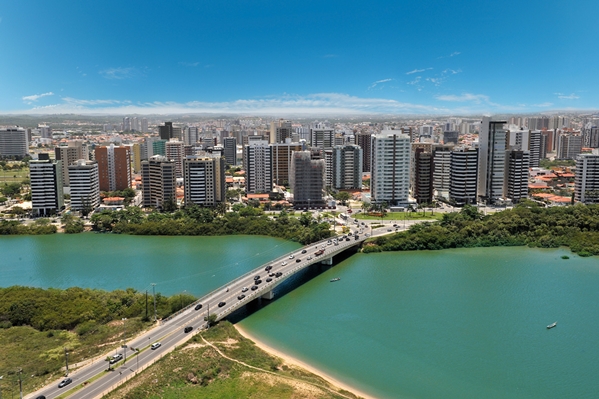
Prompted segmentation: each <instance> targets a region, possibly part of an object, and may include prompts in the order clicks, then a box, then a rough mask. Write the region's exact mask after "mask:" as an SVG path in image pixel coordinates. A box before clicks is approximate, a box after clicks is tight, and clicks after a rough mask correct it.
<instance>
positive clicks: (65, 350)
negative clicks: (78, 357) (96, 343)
mask: <svg viewBox="0 0 599 399" xmlns="http://www.w3.org/2000/svg"><path fill="white" fill-rule="evenodd" d="M64 361H65V364H66V366H67V374H66V375H65V377H68V376H69V352H67V348H66V346H65V348H64ZM0 399H2V398H0Z"/></svg>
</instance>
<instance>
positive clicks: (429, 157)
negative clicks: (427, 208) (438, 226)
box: [412, 147, 433, 204]
mask: <svg viewBox="0 0 599 399" xmlns="http://www.w3.org/2000/svg"><path fill="white" fill-rule="evenodd" d="M412 167H413V170H412V176H413V180H412V196H413V197H414V199H415V200H416V202H417V203H419V204H430V203H432V202H433V153H432V152H431V151H427V150H426V149H425V148H422V147H416V148H415V149H414V156H413V162H412Z"/></svg>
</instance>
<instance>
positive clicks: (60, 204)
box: [29, 159, 64, 216]
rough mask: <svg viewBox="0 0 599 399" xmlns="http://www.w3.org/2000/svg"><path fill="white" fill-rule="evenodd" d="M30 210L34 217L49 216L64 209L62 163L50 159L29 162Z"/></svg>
mask: <svg viewBox="0 0 599 399" xmlns="http://www.w3.org/2000/svg"><path fill="white" fill-rule="evenodd" d="M29 179H30V182H31V183H30V184H31V208H32V211H33V215H34V216H50V215H53V214H56V213H57V212H60V211H61V210H62V209H63V208H64V193H63V187H62V161H51V160H50V159H40V160H32V161H30V162H29Z"/></svg>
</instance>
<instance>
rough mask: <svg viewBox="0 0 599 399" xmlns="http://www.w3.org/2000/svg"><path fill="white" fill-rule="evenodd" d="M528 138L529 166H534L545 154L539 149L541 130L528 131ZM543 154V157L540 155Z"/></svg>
mask: <svg viewBox="0 0 599 399" xmlns="http://www.w3.org/2000/svg"><path fill="white" fill-rule="evenodd" d="M529 135H530V136H529V139H528V151H530V167H531V168H536V167H538V166H539V163H540V161H541V159H543V158H544V157H545V154H544V153H543V152H542V150H541V137H542V134H541V131H540V130H533V131H531V132H530V133H529ZM541 154H543V157H541Z"/></svg>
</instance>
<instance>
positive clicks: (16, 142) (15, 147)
mask: <svg viewBox="0 0 599 399" xmlns="http://www.w3.org/2000/svg"><path fill="white" fill-rule="evenodd" d="M27 155H29V142H28V141H27V131H26V130H25V129H23V128H22V127H19V126H14V127H7V128H3V129H0V156H1V157H10V158H16V159H21V158H23V157H25V156H27Z"/></svg>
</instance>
